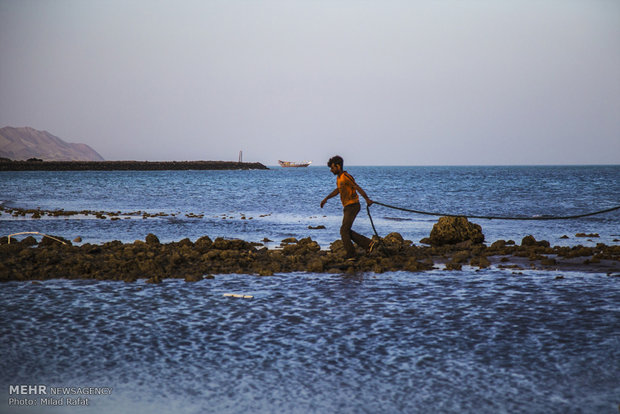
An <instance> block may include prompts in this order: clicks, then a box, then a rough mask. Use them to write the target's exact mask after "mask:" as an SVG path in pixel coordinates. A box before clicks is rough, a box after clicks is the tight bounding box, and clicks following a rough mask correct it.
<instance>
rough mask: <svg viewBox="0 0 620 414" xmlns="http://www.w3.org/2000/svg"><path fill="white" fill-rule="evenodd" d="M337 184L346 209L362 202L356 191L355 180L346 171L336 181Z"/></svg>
mask: <svg viewBox="0 0 620 414" xmlns="http://www.w3.org/2000/svg"><path fill="white" fill-rule="evenodd" d="M336 184H337V186H338V191H339V192H340V201H341V202H342V205H343V206H344V207H346V206H348V205H349V204H355V203H359V202H360V197H359V196H358V195H357V192H356V191H355V187H354V185H353V184H355V180H354V179H353V177H352V176H351V174H349V173H348V172H346V171H343V172H342V174H340V175H339V176H338V179H337V180H336Z"/></svg>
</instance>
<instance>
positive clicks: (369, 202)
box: [353, 180, 374, 206]
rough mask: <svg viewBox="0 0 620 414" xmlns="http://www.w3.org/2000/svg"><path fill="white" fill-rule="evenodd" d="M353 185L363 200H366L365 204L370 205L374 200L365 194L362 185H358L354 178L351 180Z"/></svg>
mask: <svg viewBox="0 0 620 414" xmlns="http://www.w3.org/2000/svg"><path fill="white" fill-rule="evenodd" d="M353 187H355V189H356V190H357V192H358V193H360V195H361V196H362V197H364V200H366V204H368V205H369V206H370V205H372V203H374V201H372V200H371V199H370V198H368V196H367V195H366V191H364V189H363V188H362V187H360V186H359V185H358V184H357V183H356V182H355V180H353Z"/></svg>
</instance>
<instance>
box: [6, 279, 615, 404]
mask: <svg viewBox="0 0 620 414" xmlns="http://www.w3.org/2000/svg"><path fill="white" fill-rule="evenodd" d="M565 275H566V276H565V278H564V279H562V280H556V279H555V276H556V274H554V273H545V272H540V271H539V272H536V273H530V272H525V274H523V275H513V274H511V273H509V272H505V271H498V270H484V271H479V272H474V271H471V272H470V273H467V272H466V273H465V274H463V273H460V272H456V273H445V272H441V271H432V272H426V273H421V274H411V273H406V272H398V273H386V274H382V275H373V274H360V275H357V276H349V277H346V276H341V275H323V274H289V275H278V276H274V277H256V276H246V275H227V276H217V277H216V278H215V279H214V280H203V281H201V282H197V283H186V282H183V281H180V280H165V281H164V282H163V283H162V284H161V285H157V286H153V285H148V284H146V283H143V282H139V283H134V284H128V283H120V282H106V281H64V280H55V281H45V282H42V283H35V284H32V283H16V282H11V283H5V284H2V285H0V301H1V303H2V304H3V307H4V311H3V312H2V313H1V314H0V315H1V316H0V330H1V332H0V338H1V339H0V347H1V349H2V353H3V357H2V359H1V362H0V379H1V380H0V382H1V383H2V384H1V389H2V390H3V392H4V395H2V399H3V400H4V401H6V399H7V398H8V396H7V395H6V391H7V389H8V385H10V384H44V385H47V386H49V387H53V386H73V387H86V386H88V387H112V394H111V395H109V396H108V395H101V396H92V397H91V398H90V400H91V401H90V403H91V406H90V407H88V408H85V409H83V410H80V409H79V408H75V407H70V408H69V407H63V408H61V409H59V411H57V412H88V413H96V412H110V411H111V410H113V411H118V410H120V412H154V411H155V412H177V413H202V412H213V413H241V412H293V413H295V412H300V413H306V412H317V413H330V412H333V413H336V412H338V413H339V412H367V413H376V412H408V413H409V412H454V413H457V412H458V413H461V412H488V413H497V412H511V413H512V412H528V413H531V412H545V413H555V412H557V413H566V412H587V413H605V412H608V413H613V412H617V406H618V404H619V403H620V399H619V398H620V397H619V396H620V369H619V368H620V333H619V332H620V330H618V327H619V326H620V289H618V283H619V282H620V279H619V278H613V277H609V276H604V275H581V274H578V273H568V274H565ZM225 293H240V294H246V295H252V296H253V298H252V299H241V298H232V297H225V296H224V294H225ZM46 409H50V408H49V407H46ZM19 412H28V411H27V409H26V410H25V411H22V410H20V411H19ZM31 412H54V410H53V409H52V410H51V411H41V407H35V408H34V409H33V410H32V411H31Z"/></svg>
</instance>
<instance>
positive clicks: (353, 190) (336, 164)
mask: <svg viewBox="0 0 620 414" xmlns="http://www.w3.org/2000/svg"><path fill="white" fill-rule="evenodd" d="M343 163H344V161H343V159H342V157H341V156H339V155H336V156H334V157H331V158H330V159H329V161H328V162H327V166H328V167H329V169H330V171H331V172H332V173H333V174H334V175H336V176H337V177H338V178H337V179H336V185H337V186H336V189H335V190H334V191H332V192H331V193H329V195H328V196H327V197H325V198H324V199H323V200H322V201H321V208H323V206H324V205H325V203H326V202H327V200H329V199H330V198H332V197H336V196H337V195H338V194H340V201H341V202H342V206H343V207H344V210H343V217H342V226H341V227H340V237H341V238H342V243H343V244H344V249H345V251H346V252H347V259H354V258H355V248H354V247H353V243H351V241H354V242H355V243H356V244H357V245H359V246H361V247H362V248H364V249H365V250H367V251H371V250H372V248H373V247H374V241H372V240H370V239H369V238H368V237H365V236H362V235H361V234H359V233H356V232H354V231H353V230H351V227H352V226H353V221H355V217H356V216H357V213H359V212H360V199H359V196H358V195H357V193H360V194H361V195H362V197H364V199H365V200H366V203H367V204H368V205H369V206H370V205H372V203H373V201H372V200H371V199H370V198H368V196H367V195H366V192H365V191H364V190H363V189H362V188H361V187H360V186H359V185H357V183H356V182H355V179H354V178H353V176H351V174H349V173H348V172H346V171H344V170H343Z"/></svg>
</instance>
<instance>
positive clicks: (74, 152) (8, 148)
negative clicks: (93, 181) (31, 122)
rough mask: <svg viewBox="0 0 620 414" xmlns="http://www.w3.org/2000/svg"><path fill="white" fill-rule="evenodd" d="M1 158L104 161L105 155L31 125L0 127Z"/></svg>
mask: <svg viewBox="0 0 620 414" xmlns="http://www.w3.org/2000/svg"><path fill="white" fill-rule="evenodd" d="M0 158H9V159H12V160H27V159H29V158H40V159H42V160H43V161H103V157H102V156H101V155H99V154H98V153H97V151H95V150H94V149H92V148H91V147H89V146H88V145H86V144H70V143H68V142H65V141H63V140H62V139H60V138H58V137H56V136H54V135H52V134H50V133H49V132H47V131H37V130H36V129H33V128H30V127H24V128H13V127H4V128H0Z"/></svg>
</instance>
